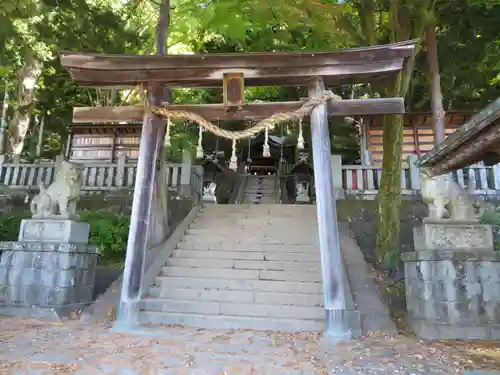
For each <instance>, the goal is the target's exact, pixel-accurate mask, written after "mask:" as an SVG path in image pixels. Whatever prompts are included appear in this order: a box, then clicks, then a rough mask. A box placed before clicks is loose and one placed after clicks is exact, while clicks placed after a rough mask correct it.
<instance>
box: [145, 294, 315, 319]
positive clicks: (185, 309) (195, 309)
mask: <svg viewBox="0 0 500 375" xmlns="http://www.w3.org/2000/svg"><path fill="white" fill-rule="evenodd" d="M140 307H141V309H142V310H145V311H160V312H176V313H187V314H208V315H219V314H221V315H236V316H245V317H248V316H254V317H262V318H267V317H269V318H282V319H311V320H320V319H323V318H324V314H325V313H324V311H323V308H321V307H318V306H287V305H261V304H256V303H234V302H217V301H183V300H173V299H157V298H146V299H143V300H141V302H140Z"/></svg>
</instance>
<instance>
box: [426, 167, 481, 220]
mask: <svg viewBox="0 0 500 375" xmlns="http://www.w3.org/2000/svg"><path fill="white" fill-rule="evenodd" d="M420 192H421V194H422V200H423V201H424V203H427V207H428V209H429V216H428V217H426V218H425V220H430V221H432V220H442V219H449V220H453V221H469V222H470V221H478V220H479V219H480V218H481V216H483V214H484V212H485V207H483V206H481V205H480V204H479V202H478V201H476V200H475V199H474V198H473V197H472V196H471V195H470V194H469V192H467V191H465V190H464V189H462V188H461V187H460V186H459V185H458V184H457V183H456V182H455V181H453V179H452V178H451V176H450V175H448V174H446V175H440V176H433V177H431V174H430V172H429V171H428V170H426V169H425V168H421V169H420Z"/></svg>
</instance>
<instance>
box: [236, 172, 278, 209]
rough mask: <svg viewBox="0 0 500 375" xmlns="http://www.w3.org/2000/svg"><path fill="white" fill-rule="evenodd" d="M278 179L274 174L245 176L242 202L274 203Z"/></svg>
mask: <svg viewBox="0 0 500 375" xmlns="http://www.w3.org/2000/svg"><path fill="white" fill-rule="evenodd" d="M277 188H278V181H277V177H276V176H274V175H269V176H254V175H249V176H248V177H247V185H246V187H245V194H244V197H243V202H242V203H251V204H275V203H276V199H277Z"/></svg>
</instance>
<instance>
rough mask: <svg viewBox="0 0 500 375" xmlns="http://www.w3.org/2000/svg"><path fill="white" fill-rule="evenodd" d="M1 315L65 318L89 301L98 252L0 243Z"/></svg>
mask: <svg viewBox="0 0 500 375" xmlns="http://www.w3.org/2000/svg"><path fill="white" fill-rule="evenodd" d="M0 252H1V253H2V257H1V261H0V314H4V315H18V316H31V317H35V316H37V317H46V318H48V317H50V318H55V319H56V318H63V317H68V316H69V315H71V314H72V313H73V312H76V311H77V310H79V309H80V308H81V307H83V305H85V304H87V303H90V302H91V301H92V295H93V290H94V279H95V269H96V265H97V257H98V253H99V251H98V248H97V247H96V246H93V245H87V244H68V243H65V244H51V243H41V242H0Z"/></svg>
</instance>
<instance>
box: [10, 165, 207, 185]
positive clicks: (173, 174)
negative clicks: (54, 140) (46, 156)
mask: <svg viewBox="0 0 500 375" xmlns="http://www.w3.org/2000/svg"><path fill="white" fill-rule="evenodd" d="M56 163H57V162H41V163H36V164H12V163H4V162H3V159H1V156H0V184H3V185H5V186H8V187H9V188H14V189H26V190H30V189H38V186H39V184H40V182H44V183H45V184H46V185H48V184H50V183H51V182H52V181H53V180H54V176H55V171H56ZM136 172H137V164H135V163H134V164H132V163H127V162H126V161H125V158H124V157H122V158H119V159H118V161H117V162H116V163H106V164H104V163H85V166H84V168H83V172H82V179H83V181H82V182H83V188H82V190H84V191H113V190H118V189H133V187H134V184H135V176H136ZM166 173H167V185H168V188H169V189H178V188H180V187H181V186H192V187H193V188H194V189H199V190H200V192H201V189H202V187H201V184H202V181H203V172H202V171H200V170H199V168H197V167H196V166H193V165H192V164H191V162H190V161H188V162H183V163H172V164H168V166H167V171H166ZM198 180H199V181H198Z"/></svg>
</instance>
